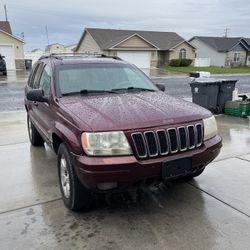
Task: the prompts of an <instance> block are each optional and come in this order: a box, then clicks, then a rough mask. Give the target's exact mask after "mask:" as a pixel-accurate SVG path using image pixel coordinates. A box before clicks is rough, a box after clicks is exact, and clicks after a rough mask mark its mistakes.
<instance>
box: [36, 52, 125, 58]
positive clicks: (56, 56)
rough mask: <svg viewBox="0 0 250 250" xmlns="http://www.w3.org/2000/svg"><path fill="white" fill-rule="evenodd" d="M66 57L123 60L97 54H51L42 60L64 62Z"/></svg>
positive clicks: (44, 56)
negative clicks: (53, 59) (52, 59)
mask: <svg viewBox="0 0 250 250" xmlns="http://www.w3.org/2000/svg"><path fill="white" fill-rule="evenodd" d="M65 57H83V58H87V57H96V58H111V59H115V60H122V59H121V58H120V57H118V56H107V55H105V54H97V53H49V54H45V55H43V56H41V57H40V58H39V60H40V59H45V58H55V59H59V60H63V58H65Z"/></svg>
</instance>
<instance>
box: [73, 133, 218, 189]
mask: <svg viewBox="0 0 250 250" xmlns="http://www.w3.org/2000/svg"><path fill="white" fill-rule="evenodd" d="M221 147H222V140H221V137H220V136H216V137H214V138H212V139H210V140H208V141H205V142H204V143H203V145H202V146H201V147H199V148H196V149H193V150H190V151H186V152H182V153H178V154H173V155H167V156H165V157H158V158H152V159H145V160H138V159H137V158H136V157H135V156H133V155H131V156H116V157H89V156H84V155H75V154H72V158H73V161H74V166H75V170H76V173H77V175H78V177H79V179H80V181H81V182H82V184H83V185H84V186H85V187H86V188H88V189H91V190H95V191H98V189H97V184H99V183H109V182H117V183H118V189H122V188H124V187H128V186H131V185H134V184H136V183H138V182H139V181H142V180H146V179H153V178H155V179H156V178H157V179H160V178H161V167H162V162H164V161H172V160H176V159H180V158H185V157H192V167H193V170H194V171H195V169H198V168H201V167H205V166H206V165H207V164H209V163H210V162H211V161H212V160H214V159H215V158H216V157H217V156H218V154H219V153H220V149H221Z"/></svg>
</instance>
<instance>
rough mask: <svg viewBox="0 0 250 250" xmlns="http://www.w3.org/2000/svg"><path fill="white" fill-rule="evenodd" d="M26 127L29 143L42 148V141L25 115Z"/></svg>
mask: <svg viewBox="0 0 250 250" xmlns="http://www.w3.org/2000/svg"><path fill="white" fill-rule="evenodd" d="M27 127H28V134H29V138H30V143H31V144H32V145H33V146H35V147H38V146H43V145H44V140H43V138H42V137H41V135H40V134H39V132H38V131H37V129H36V128H35V126H34V125H33V123H32V122H31V120H30V118H29V115H27Z"/></svg>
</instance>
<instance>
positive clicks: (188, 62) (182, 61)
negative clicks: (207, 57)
mask: <svg viewBox="0 0 250 250" xmlns="http://www.w3.org/2000/svg"><path fill="white" fill-rule="evenodd" d="M191 63H192V60H191V59H182V60H181V62H180V66H184V67H187V66H189V65H190V64H191Z"/></svg>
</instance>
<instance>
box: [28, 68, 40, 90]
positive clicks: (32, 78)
mask: <svg viewBox="0 0 250 250" xmlns="http://www.w3.org/2000/svg"><path fill="white" fill-rule="evenodd" d="M39 66H40V64H38V63H37V64H35V65H34V67H33V68H32V71H31V72H30V76H29V79H28V85H29V87H31V88H33V85H34V80H35V76H36V74H37V72H38V68H39Z"/></svg>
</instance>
